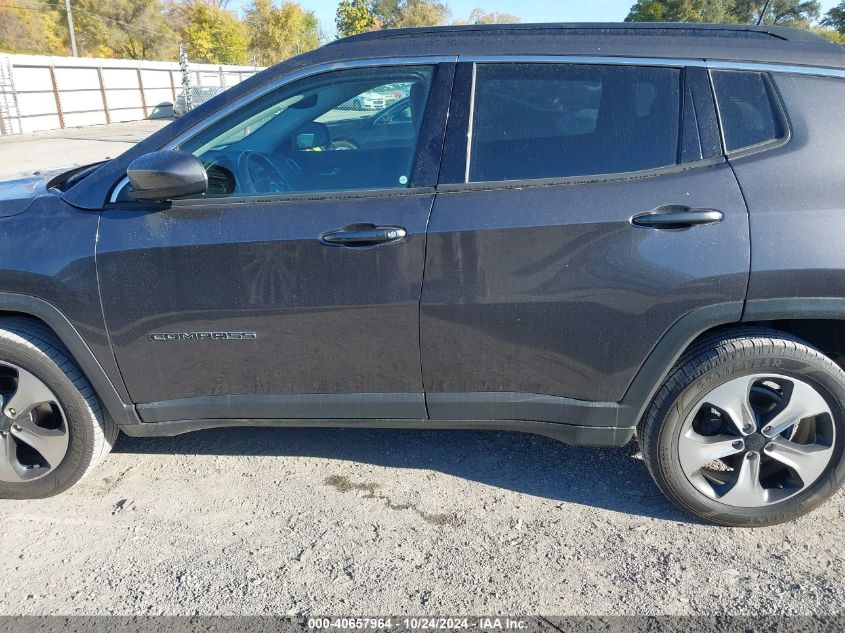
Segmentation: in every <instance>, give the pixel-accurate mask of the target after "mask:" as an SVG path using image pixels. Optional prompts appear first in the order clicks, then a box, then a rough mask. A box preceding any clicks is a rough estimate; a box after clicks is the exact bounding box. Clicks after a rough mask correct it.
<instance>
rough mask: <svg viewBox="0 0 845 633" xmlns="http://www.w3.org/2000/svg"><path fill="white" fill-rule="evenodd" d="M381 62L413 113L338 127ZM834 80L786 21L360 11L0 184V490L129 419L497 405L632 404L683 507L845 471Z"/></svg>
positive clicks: (722, 517) (742, 502) (609, 442)
mask: <svg viewBox="0 0 845 633" xmlns="http://www.w3.org/2000/svg"><path fill="white" fill-rule="evenodd" d="M364 50H366V51H367V52H366V54H365V55H363V54H362V52H361V51H364ZM597 51H598V52H597ZM391 84H402V85H408V86H410V87H409V90H408V94H407V99H408V103H407V106H400V105H397V108H399V107H402V108H403V110H402V112H403V113H406V112H407V115H408V117H409V119H410V120H409V121H408V122H405V123H402V124H397V125H376V121H377V120H375V121H368V120H366V119H363V120H362V121H361V122H360V129H358V128H356V129H358V132H357V134H359V136H360V138H359V140H357V141H356V142H355V143H354V146H347V147H345V148H338V149H343V151H338V149H335V148H334V139H333V138H332V136H333V135H335V134H339V133H340V132H339V130H340V128H339V127H334V128H333V127H332V126H331V125H329V123H331V121H328V119H326V118H325V117H326V115H327V113H332V112H334V111H336V110H337V109H338V107H339V106H342V105H343V104H344V103H347V102H349V101H350V100H351V99H354V98H355V97H357V96H359V95H362V94H368V93H369V91H372V90H374V89H375V88H377V87H380V86H386V85H391ZM362 103H364V102H363V101H362ZM843 103H845V51H843V50H842V49H841V48H840V47H838V46H836V45H834V44H831V43H829V42H827V41H825V40H824V39H822V38H820V37H817V36H815V35H813V34H811V33H807V32H804V31H798V30H791V29H787V28H780V27H750V26H744V25H742V26H719V25H716V26H705V25H641V26H640V25H634V24H625V25H612V24H608V25H574V26H573V25H495V26H489V27H483V28H482V27H478V26H473V27H472V28H462V27H444V28H429V29H421V30H409V31H384V32H372V33H365V34H361V35H357V36H354V37H351V38H346V39H343V40H339V41H337V42H335V43H332V44H330V45H327V46H324V47H322V48H320V49H318V50H316V51H312V52H309V53H307V54H305V55H302V56H300V57H297V58H294V59H292V60H288V61H285V62H282V63H281V64H279V65H277V66H275V67H273V68H271V69H269V70H266V71H264V72H262V73H260V74H258V75H256V76H255V77H253V78H251V79H249V80H247V81H244V82H243V83H241V84H239V85H237V86H235V87H233V88H231V89H229V90H227V91H226V92H225V93H223V94H221V95H218V96H216V97H214V98H213V99H211V100H210V101H208V102H206V103H205V104H204V105H203V106H201V107H200V108H198V109H196V110H193V111H191V112H188V113H186V114H185V115H184V116H183V117H181V118H180V119H178V120H176V121H174V122H173V123H171V124H170V125H169V126H167V127H165V128H164V129H162V130H160V131H159V132H157V133H155V134H153V135H152V136H151V137H149V138H147V139H145V140H143V141H142V142H140V143H138V144H137V145H136V146H134V147H133V148H132V149H130V150H128V151H127V152H126V153H124V154H123V155H121V156H118V157H117V158H114V159H112V160H110V161H107V162H105V163H103V164H100V165H94V166H91V167H88V168H82V169H77V170H73V171H70V172H67V173H65V174H63V175H60V176H58V177H55V178H53V179H51V180H39V179H37V178H33V179H30V180H26V181H17V182H12V183H7V184H5V185H4V186H3V188H2V190H0V191H2V196H0V197H2V202H0V222H2V231H0V253H2V261H3V270H2V275H0V280H1V281H0V284H1V285H0V310H2V311H3V312H2V316H0V395H2V416H0V442H2V446H0V448H2V455H3V457H2V459H0V496H3V497H10V498H36V497H44V496H48V495H52V494H56V493H59V492H61V491H63V490H65V489H67V488H68V487H70V486H71V485H73V484H74V483H75V482H77V481H78V480H79V479H80V478H81V477H82V476H83V475H85V474H86V473H87V472H88V471H90V469H91V468H92V467H93V466H94V464H95V463H96V462H97V461H98V460H99V459H101V458H102V456H103V455H104V454H105V453H106V452H108V450H109V448H110V446H111V445H112V443H113V442H114V440H115V437H116V435H117V433H118V430H122V431H123V432H124V433H127V434H128V435H132V436H166V435H174V434H178V433H184V432H186V431H193V430H197V429H207V428H215V427H224V426H235V425H260V426H350V427H401V428H406V427H413V428H422V429H432V428H438V429H489V430H511V431H523V432H529V433H537V434H540V435H546V436H549V437H552V438H556V439H559V440H562V441H564V442H568V443H571V444H580V445H590V446H623V445H625V444H627V443H628V442H629V441H630V440H631V439H632V437H633V436H634V435H635V433H636V436H637V439H638V441H639V443H640V447H641V449H642V455H643V458H644V460H645V466H646V467H647V468H648V470H649V471H650V472H651V474H652V475H653V477H654V479H655V481H656V482H657V485H658V487H659V488H660V489H661V490H662V491H663V492H664V493H665V494H666V495H667V496H668V497H669V498H670V499H671V500H672V501H673V502H674V503H675V504H677V506H678V507H679V508H681V509H682V510H684V511H685V512H688V513H690V514H692V515H694V516H696V517H700V518H701V519H704V520H707V521H712V522H714V523H718V524H723V525H737V526H758V525H767V524H772V523H777V522H780V521H786V520H789V519H792V518H794V517H797V516H799V515H801V514H803V513H805V512H807V511H809V510H811V509H812V508H814V507H816V506H818V505H819V504H820V503H822V502H823V501H824V500H826V499H828V498H829V497H830V496H831V495H832V494H834V492H835V491H836V490H837V489H838V488H839V486H840V485H841V483H842V479H843V477H845V459H843V448H845V408H844V405H843V403H845V373H844V372H843V369H842V366H843V362H845V249H843V248H842V236H843V235H845V152H843V151H842V147H843V146H845V127H843V125H842V104H843ZM365 107H369V106H365ZM404 108H407V111H406V109H404ZM447 113H448V116H447ZM333 116H334V115H333ZM327 121H328V122H327ZM347 129H351V128H347ZM375 135H383V136H380V137H379V142H378V143H371V142H369V140H370V139H373V138H376V136H375ZM457 439H459V437H458V436H456V440H457ZM235 450H236V447H235ZM560 467H561V468H564V469H565V468H568V467H569V466H568V465H567V464H561V465H560ZM573 476H575V475H573ZM613 477H614V474H613V473H607V478H608V479H609V480H610V479H612V478H613ZM593 483H597V482H593Z"/></svg>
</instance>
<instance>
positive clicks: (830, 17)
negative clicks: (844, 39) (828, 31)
mask: <svg viewBox="0 0 845 633" xmlns="http://www.w3.org/2000/svg"><path fill="white" fill-rule="evenodd" d="M822 24H823V25H824V26H829V27H830V28H832V29H835V30H836V32H837V33H839V34H840V35H845V0H842V2H840V3H839V4H838V5H836V6H835V7H833V8H832V9H831V10H830V11H828V12H827V15H825V16H824V20H822Z"/></svg>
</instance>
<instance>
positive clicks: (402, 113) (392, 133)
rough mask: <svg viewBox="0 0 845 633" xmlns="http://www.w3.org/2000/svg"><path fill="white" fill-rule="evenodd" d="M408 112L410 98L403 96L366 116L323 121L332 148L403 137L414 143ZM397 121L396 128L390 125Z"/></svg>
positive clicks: (377, 143)
mask: <svg viewBox="0 0 845 633" xmlns="http://www.w3.org/2000/svg"><path fill="white" fill-rule="evenodd" d="M413 123H414V121H413V116H412V114H411V100H410V99H409V98H403V99H400V100H399V101H395V102H394V103H393V105H391V106H389V107H387V108H384V109H382V110H379V111H378V112H375V113H373V114H371V115H370V116H366V117H356V118H346V119H342V120H334V121H327V122H326V126H327V127H328V133H329V138H330V139H331V143H332V149H335V150H338V149H361V148H364V147H367V148H375V147H379V146H381V145H384V144H386V145H395V144H396V143H397V142H399V141H402V140H403V137H404V141H405V142H407V143H414V142H415V140H416V134H417V131H416V130H415V129H414V125H413ZM396 125H401V126H403V127H401V128H396V127H393V126H396Z"/></svg>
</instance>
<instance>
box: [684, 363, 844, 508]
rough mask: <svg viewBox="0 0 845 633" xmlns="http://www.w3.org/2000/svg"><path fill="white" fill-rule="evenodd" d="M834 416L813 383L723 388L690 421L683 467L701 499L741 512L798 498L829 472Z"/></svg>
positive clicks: (749, 382) (782, 381)
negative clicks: (739, 509)
mask: <svg viewBox="0 0 845 633" xmlns="http://www.w3.org/2000/svg"><path fill="white" fill-rule="evenodd" d="M835 433H836V429H835V425H834V420H833V413H832V411H831V409H830V406H829V405H828V403H827V401H826V400H825V399H824V398H823V397H822V395H821V394H820V393H819V392H818V391H817V390H816V389H815V388H814V387H812V386H811V385H810V384H808V383H806V382H804V381H802V380H798V379H796V378H792V377H787V376H782V375H775V374H754V375H751V376H743V377H741V378H735V379H733V380H729V381H728V382H726V383H724V384H722V385H719V386H718V387H716V388H714V389H713V390H712V391H710V392H709V393H707V394H706V395H705V396H704V397H703V398H701V399H700V400H699V401H698V403H697V404H696V405H695V406H694V407H693V409H692V411H691V412H690V414H689V415H687V417H686V418H685V420H684V423H683V426H682V428H681V433H680V437H679V440H678V455H679V458H680V463H681V468H682V469H683V471H684V474H685V475H686V477H687V479H688V480H689V482H690V483H691V484H692V485H693V486H694V487H695V488H696V489H697V490H698V491H699V492H701V493H702V494H704V495H706V496H707V497H709V498H711V499H715V500H716V501H719V502H720V503H724V504H726V505H730V506H736V507H747V508H750V507H761V506H767V505H771V504H774V503H779V502H781V501H784V500H786V499H788V498H790V497H793V496H795V495H797V494H798V493H800V492H801V491H802V490H805V489H806V488H807V487H808V486H810V485H812V484H813V482H815V481H816V480H817V479H818V478H819V477H820V476H821V474H822V473H823V472H824V471H825V470H826V468H827V466H828V464H829V463H830V460H831V458H832V457H833V448H834V441H835Z"/></svg>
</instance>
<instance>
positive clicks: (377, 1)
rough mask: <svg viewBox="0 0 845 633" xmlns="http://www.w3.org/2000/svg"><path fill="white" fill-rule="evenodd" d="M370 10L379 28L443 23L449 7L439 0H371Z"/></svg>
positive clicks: (447, 15)
mask: <svg viewBox="0 0 845 633" xmlns="http://www.w3.org/2000/svg"><path fill="white" fill-rule="evenodd" d="M370 10H371V11H372V14H373V16H374V17H375V20H376V23H377V25H378V26H379V27H380V28H385V29H394V28H405V27H414V26H436V25H438V24H445V23H446V20H447V19H448V18H449V7H448V6H446V5H445V4H444V3H443V2H439V0H373V3H372V4H371V5H370Z"/></svg>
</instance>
